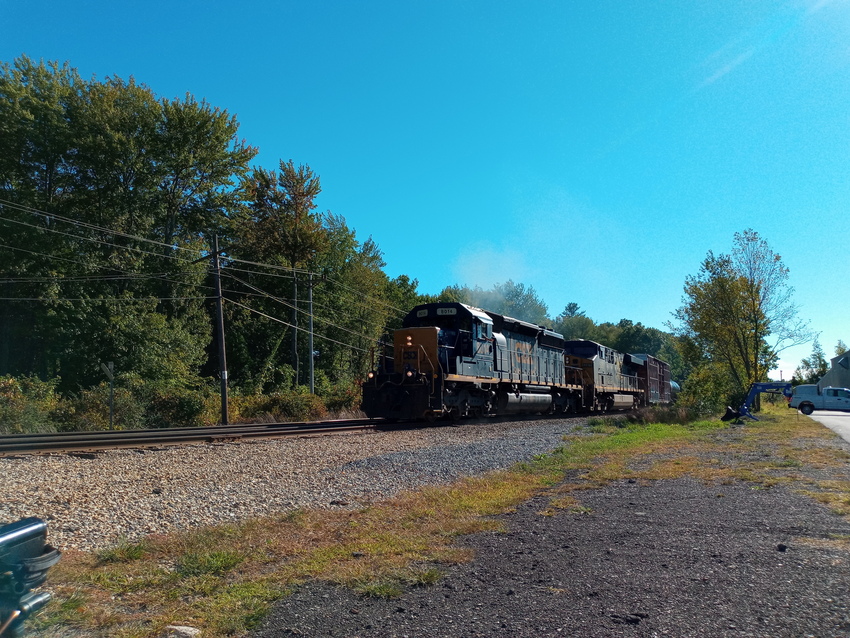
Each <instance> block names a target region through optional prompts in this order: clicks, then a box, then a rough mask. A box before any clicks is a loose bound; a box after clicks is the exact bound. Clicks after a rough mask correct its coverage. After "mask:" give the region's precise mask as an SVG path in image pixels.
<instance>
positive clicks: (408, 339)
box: [407, 335, 413, 345]
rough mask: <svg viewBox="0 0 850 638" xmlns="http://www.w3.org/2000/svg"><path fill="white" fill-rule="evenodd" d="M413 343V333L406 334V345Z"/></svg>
mask: <svg viewBox="0 0 850 638" xmlns="http://www.w3.org/2000/svg"><path fill="white" fill-rule="evenodd" d="M412 344H413V335H407V345H412Z"/></svg>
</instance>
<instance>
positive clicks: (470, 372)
mask: <svg viewBox="0 0 850 638" xmlns="http://www.w3.org/2000/svg"><path fill="white" fill-rule="evenodd" d="M402 326H403V327H402V328H401V329H399V330H396V331H395V334H394V336H393V344H392V348H391V350H390V349H389V348H387V350H386V351H384V352H382V353H381V355H380V356H379V357H378V361H377V366H376V368H375V370H373V371H372V372H370V373H369V375H368V378H367V379H366V380H365V381H364V383H363V402H362V409H363V411H364V412H365V413H366V415H367V416H369V417H387V418H394V419H433V418H437V417H441V416H451V417H452V418H461V417H466V416H484V415H493V414H518V413H539V414H547V413H562V414H570V413H579V412H606V411H608V410H615V409H632V408H637V407H641V406H646V405H651V404H659V403H669V402H670V400H671V383H670V367H669V366H668V365H667V364H666V363H665V362H663V361H661V360H659V359H656V358H655V357H652V356H649V355H645V354H622V353H619V352H616V351H615V350H612V349H611V348H608V347H606V346H603V345H601V344H598V343H596V342H593V341H586V340H582V339H578V340H565V339H564V337H563V336H562V335H560V334H558V333H557V332H553V331H552V330H549V329H548V328H545V327H543V326H538V325H535V324H532V323H528V322H525V321H520V320H519V319H513V318H511V317H506V316H503V315H499V314H496V313H493V312H488V311H486V310H481V309H479V308H474V307H472V306H468V305H466V304H462V303H431V304H423V305H420V306H416V307H415V308H414V309H413V310H411V311H410V312H409V313H408V314H407V316H406V317H405V318H404V322H403V324H402Z"/></svg>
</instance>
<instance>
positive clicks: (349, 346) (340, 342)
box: [225, 299, 369, 352]
mask: <svg viewBox="0 0 850 638" xmlns="http://www.w3.org/2000/svg"><path fill="white" fill-rule="evenodd" d="M225 301H227V303H232V304H234V305H236V306H240V307H242V308H245V310H248V311H249V312H253V313H254V314H257V315H260V316H261V317H265V318H266V319H270V320H272V321H276V322H277V323H282V324H283V325H284V326H287V327H289V328H294V329H295V330H300V331H301V332H304V329H303V328H299V327H297V326H293V325H292V324H291V323H289V322H286V321H284V320H283V319H278V318H277V317H272V316H271V315H267V314H266V313H264V312H260V311H259V310H255V309H254V308H251V307H250V306H246V305H245V304H241V303H239V302H238V301H233V300H231V299H226V300H225ZM314 334H315V336H317V337H319V338H320V339H324V340H325V341H330V342H331V343H335V344H337V345H340V346H343V347H346V348H351V349H352V350H357V351H359V352H369V351H368V350H364V349H363V348H358V347H357V346H353V345H351V344H350V343H343V342H342V341H337V340H336V339H331V338H330V337H326V336H324V335H321V334H318V333H314Z"/></svg>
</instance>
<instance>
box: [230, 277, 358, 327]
mask: <svg viewBox="0 0 850 638" xmlns="http://www.w3.org/2000/svg"><path fill="white" fill-rule="evenodd" d="M227 276H228V277H230V278H231V279H233V280H235V281H238V282H239V283H241V284H242V285H244V286H247V287H248V288H251V289H252V290H255V291H256V292H257V293H259V296H262V297H266V298H268V299H271V300H272V301H276V302H278V303H279V304H282V305H284V306H286V307H287V308H290V309H294V310H297V311H298V312H301V313H302V314H304V315H306V316H308V317H313V318H314V319H318V320H319V321H321V322H322V323H324V324H326V325H328V326H330V327H332V328H336V329H338V330H342V331H343V332H347V333H349V334H351V335H354V336H355V337H360V338H362V339H366V340H367V341H375V338H374V337H369V336H367V335H364V334H361V333H359V332H354V331H353V330H349V329H348V328H346V327H344V326H340V325H338V324H335V323H333V322H331V321H329V320H327V319H323V318H322V317H319V316H317V315H316V314H310V313H309V312H305V311H303V310H301V309H299V308H297V307H296V306H294V305H293V304H291V303H289V302H288V301H286V300H285V299H281V298H279V297H275V296H274V295H272V294H270V293H267V292H266V291H264V290H262V289H260V288H257V287H256V286H252V285H251V284H249V283H248V282H246V281H242V280H241V279H239V278H238V277H234V276H233V275H227ZM287 325H289V324H287Z"/></svg>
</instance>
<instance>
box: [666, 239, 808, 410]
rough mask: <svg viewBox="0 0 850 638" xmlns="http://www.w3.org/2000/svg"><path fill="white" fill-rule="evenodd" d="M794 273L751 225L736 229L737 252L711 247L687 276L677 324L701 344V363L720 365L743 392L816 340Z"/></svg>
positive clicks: (678, 331) (677, 329)
mask: <svg viewBox="0 0 850 638" xmlns="http://www.w3.org/2000/svg"><path fill="white" fill-rule="evenodd" d="M788 273H789V271H788V268H787V267H786V266H785V265H784V264H783V263H782V259H781V257H780V256H779V255H778V254H776V253H774V252H773V250H771V248H770V247H769V245H768V244H767V242H766V241H765V240H764V239H762V238H761V237H760V236H759V234H758V233H757V232H755V231H753V230H751V229H748V230H745V231H744V232H743V233H735V236H734V240H733V249H732V253H731V254H729V255H724V254H720V255H715V254H714V253H713V252H711V251H709V252H708V255H707V256H706V258H705V260H704V261H703V263H702V266H701V268H700V271H699V273H698V274H697V275H696V276H689V277H687V278H686V280H685V289H684V290H685V296H684V298H683V305H682V306H681V307H680V308H679V309H678V310H676V312H675V313H674V317H675V318H676V319H677V320H678V324H677V325H672V326H671V327H672V328H673V330H674V331H675V333H676V334H678V335H679V336H682V337H687V338H688V339H689V340H690V341H691V342H692V343H693V344H694V346H695V347H696V348H695V350H694V352H695V353H696V355H697V356H698V359H699V360H698V361H694V362H693V363H694V364H695V366H699V365H700V364H701V363H706V362H712V363H713V364H720V366H721V368H720V369H723V370H724V371H725V373H726V374H727V375H728V376H729V380H730V382H731V384H732V385H731V387H733V388H735V391H736V392H741V393H742V392H745V391H746V390H747V388H748V387H749V384H750V383H753V382H755V381H764V380H766V379H767V373H768V371H769V370H770V369H771V367H772V366H773V365H774V364H775V362H776V360H777V357H778V353H779V352H781V351H782V350H784V349H785V348H788V347H790V346H793V345H799V344H801V343H805V342H806V341H809V340H811V333H810V331H809V329H808V326H807V325H806V323H805V322H803V321H801V320H799V319H798V317H797V307H796V305H795V304H794V303H793V302H792V300H791V298H792V295H793V288H791V287H790V286H789V285H788ZM715 369H717V367H716V366H715Z"/></svg>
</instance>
